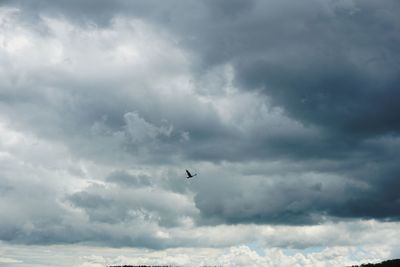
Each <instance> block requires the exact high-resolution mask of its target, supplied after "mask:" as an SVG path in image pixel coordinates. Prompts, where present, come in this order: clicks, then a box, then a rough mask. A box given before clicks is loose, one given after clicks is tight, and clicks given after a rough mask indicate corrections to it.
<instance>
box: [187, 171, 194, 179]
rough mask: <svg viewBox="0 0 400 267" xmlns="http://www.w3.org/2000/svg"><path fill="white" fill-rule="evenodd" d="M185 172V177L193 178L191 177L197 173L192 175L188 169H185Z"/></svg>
mask: <svg viewBox="0 0 400 267" xmlns="http://www.w3.org/2000/svg"><path fill="white" fill-rule="evenodd" d="M186 174H187V177H186V178H187V179H189V178H193V177H195V176H196V175H197V173H195V174H193V175H192V174H191V173H190V172H189V171H188V170H186Z"/></svg>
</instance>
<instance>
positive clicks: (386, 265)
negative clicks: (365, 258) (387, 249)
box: [351, 259, 400, 267]
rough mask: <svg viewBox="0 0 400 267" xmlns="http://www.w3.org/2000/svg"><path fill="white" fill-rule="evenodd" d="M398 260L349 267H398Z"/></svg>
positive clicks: (399, 264) (399, 260)
mask: <svg viewBox="0 0 400 267" xmlns="http://www.w3.org/2000/svg"><path fill="white" fill-rule="evenodd" d="M399 266H400V259H396V260H387V261H383V262H381V263H364V264H361V265H353V266H351V267H399Z"/></svg>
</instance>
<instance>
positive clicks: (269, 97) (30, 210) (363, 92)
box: [0, 0, 400, 248]
mask: <svg viewBox="0 0 400 267" xmlns="http://www.w3.org/2000/svg"><path fill="white" fill-rule="evenodd" d="M13 7H14V8H16V9H17V10H15V9H12V8H13ZM399 8H400V6H399V4H398V3H397V2H396V1H391V0H388V1H380V2H376V1H357V0H355V1H347V2H344V1H328V0H326V1H325V0H313V1H311V0H310V1H304V2H301V3H300V2H298V1H288V2H282V1H275V0H273V1H257V0H254V1H223V0H218V1H185V2H182V1H166V2H163V3H160V2H158V1H157V2H155V1H123V0H121V1H113V2H110V1H83V2H82V1H68V2H66V1H35V3H31V2H28V1H3V2H2V9H1V12H2V14H3V17H2V18H1V20H0V22H1V23H0V31H1V35H0V38H1V42H0V43H1V45H0V47H1V50H0V78H1V79H0V80H1V82H0V87H1V89H0V113H1V116H0V131H1V133H2V136H3V137H2V139H0V141H1V142H0V148H1V150H0V152H1V153H0V165H1V166H2V168H1V171H0V176H1V178H2V179H1V180H0V196H1V198H2V200H3V202H2V203H4V204H2V210H3V211H4V213H5V214H7V215H8V216H7V219H5V220H2V222H1V226H2V227H1V229H2V230H1V232H0V238H1V239H2V240H8V241H12V242H20V243H58V242H67V243H75V242H93V243H101V244H107V243H110V244H111V245H115V246H121V245H129V246H131V245H132V246H145V247H153V248H154V247H158V248H159V247H168V246H177V245H182V244H185V242H187V244H192V245H193V244H195V242H194V241H193V240H187V239H185V238H183V237H181V236H179V237H176V240H175V241H171V239H168V238H166V237H167V236H168V234H170V232H171V231H174V230H176V229H187V227H189V228H190V227H201V226H202V225H208V226H210V225H214V226H217V225H225V224H261V225H263V224H273V225H280V224H283V225H304V224H308V225H314V224H318V223H327V222H329V221H332V220H333V221H340V220H343V219H345V220H347V219H349V218H351V219H377V220H392V221H397V220H398V219H399V214H400V210H399V199H400V195H399V192H398V190H396V188H398V187H399V182H398V180H399V179H398V177H399V174H400V170H399V167H398V166H397V165H398V161H399V158H400V154H399V151H400V150H399V144H400V142H399V129H400V128H399V127H400V123H399V119H398V116H397V114H398V113H399V112H400V110H399V107H398V104H397V102H396V100H397V99H398V97H399V93H398V90H397V87H398V85H399V78H398V77H399V64H398V60H399V56H400V53H399V48H398V47H400V46H399V41H400V40H399V37H398V34H397V33H398V32H399V26H400V21H399V19H398V18H397V17H398V16H397V13H398V11H399ZM32 20H33V21H35V23H34V24H33V23H32ZM1 36H2V37H1ZM10 140H11V141H10ZM13 140H14V141H13ZM185 168H189V169H195V171H196V172H198V173H199V176H198V177H197V178H198V179H194V180H193V181H192V180H190V181H186V180H184V173H183V171H184V169H185ZM60 177H62V178H64V179H62V180H61V181H60V179H59V178H60ZM43 192H45V193H46V194H43ZM39 206H40V207H43V208H41V209H40V210H39V209H38V208H37V207H39ZM143 223H149V225H150V226H149V227H145V226H141V224H143ZM75 225H80V226H81V227H76V226H75ZM188 225H190V226H188ZM128 226H129V229H131V230H132V234H131V235H127V234H125V233H124V232H123V229H124V228H125V227H128ZM135 227H136V228H137V229H136V230H134V229H135ZM185 227H186V228H185ZM108 240H109V241H108ZM204 243H207V242H204ZM204 243H202V244H204Z"/></svg>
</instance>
